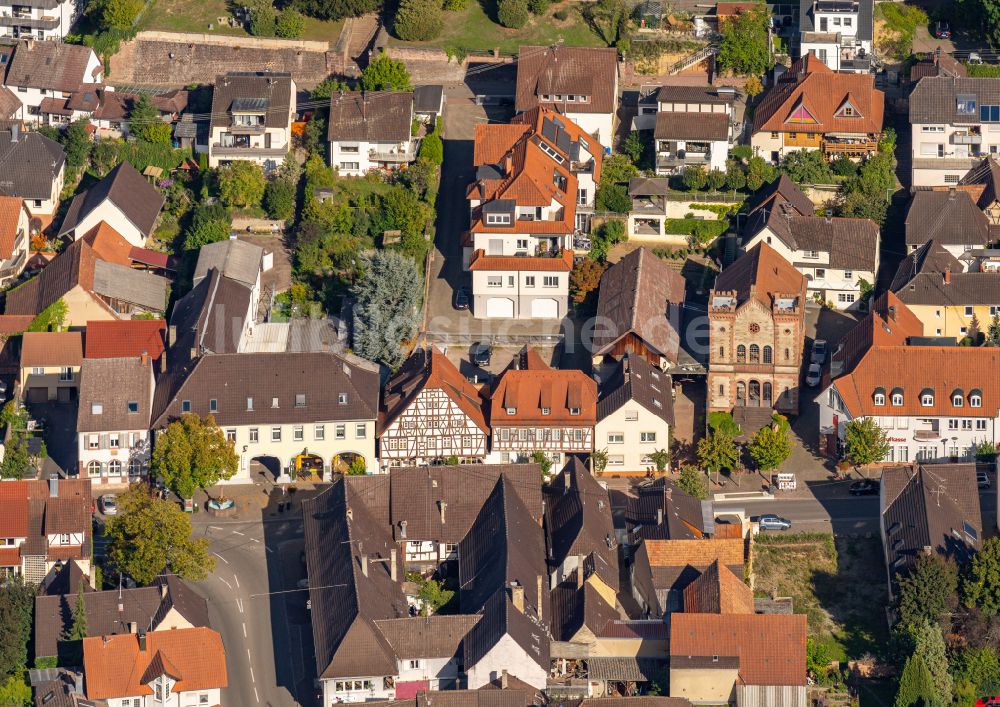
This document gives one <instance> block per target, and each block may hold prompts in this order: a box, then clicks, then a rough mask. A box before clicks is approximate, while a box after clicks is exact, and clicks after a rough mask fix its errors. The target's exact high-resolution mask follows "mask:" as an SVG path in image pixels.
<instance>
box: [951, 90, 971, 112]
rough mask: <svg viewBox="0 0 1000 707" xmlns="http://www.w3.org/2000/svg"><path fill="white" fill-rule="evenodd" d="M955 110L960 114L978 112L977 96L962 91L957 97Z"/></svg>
mask: <svg viewBox="0 0 1000 707" xmlns="http://www.w3.org/2000/svg"><path fill="white" fill-rule="evenodd" d="M955 112H956V113H958V114H959V115H975V114H976V97H975V96H973V95H971V94H963V93H960V94H958V95H957V96H956V97H955Z"/></svg>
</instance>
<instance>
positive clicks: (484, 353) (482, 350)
mask: <svg viewBox="0 0 1000 707" xmlns="http://www.w3.org/2000/svg"><path fill="white" fill-rule="evenodd" d="M492 356H493V347H491V346H490V345H489V344H487V343H486V342H485V341H479V342H477V343H475V344H473V345H472V348H470V349H469V358H471V359H472V364H473V365H474V366H488V365H490V358H491V357H492Z"/></svg>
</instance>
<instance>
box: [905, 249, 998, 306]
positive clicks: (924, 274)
mask: <svg viewBox="0 0 1000 707" xmlns="http://www.w3.org/2000/svg"><path fill="white" fill-rule="evenodd" d="M962 269H963V268H962V264H961V263H960V262H959V261H958V259H957V258H955V256H953V255H952V254H951V253H949V252H948V251H947V250H945V248H944V246H942V245H940V244H939V243H937V241H927V242H926V243H925V244H924V245H922V246H920V248H918V249H917V250H915V251H913V252H912V253H910V254H909V255H907V256H906V257H905V258H903V260H902V261H901V262H900V264H899V267H898V268H897V269H896V275H895V276H894V277H893V279H892V284H891V285H890V287H889V289H891V290H892V291H893V292H895V293H896V296H897V297H898V298H899V299H900V301H902V302H903V303H904V304H936V305H941V306H949V305H951V306H966V305H975V304H995V303H996V302H1000V275H997V274H996V273H992V272H962ZM946 273H947V277H946Z"/></svg>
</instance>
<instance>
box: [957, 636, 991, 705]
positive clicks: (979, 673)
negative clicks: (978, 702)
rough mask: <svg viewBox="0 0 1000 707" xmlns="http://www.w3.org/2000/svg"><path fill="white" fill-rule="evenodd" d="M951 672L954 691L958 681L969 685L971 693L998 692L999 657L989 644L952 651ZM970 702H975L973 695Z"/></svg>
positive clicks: (985, 693) (986, 693) (989, 693)
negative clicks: (954, 685)
mask: <svg viewBox="0 0 1000 707" xmlns="http://www.w3.org/2000/svg"><path fill="white" fill-rule="evenodd" d="M951 674H952V676H953V677H954V680H955V683H956V689H955V692H956V693H957V692H958V687H957V685H958V684H959V683H966V684H968V685H971V686H972V688H973V689H972V690H971V692H972V693H973V695H995V694H997V693H998V692H1000V657H998V656H997V652H996V650H995V649H993V648H991V647H989V646H984V647H982V648H965V649H963V650H959V651H954V652H953V653H952V656H951ZM972 703H973V704H975V697H973V700H972Z"/></svg>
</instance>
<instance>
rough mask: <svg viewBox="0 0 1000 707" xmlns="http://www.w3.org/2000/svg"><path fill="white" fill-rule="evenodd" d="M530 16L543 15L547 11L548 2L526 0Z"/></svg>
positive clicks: (546, 0)
mask: <svg viewBox="0 0 1000 707" xmlns="http://www.w3.org/2000/svg"><path fill="white" fill-rule="evenodd" d="M528 9H529V10H531V14H532V15H544V14H545V13H546V12H548V10H549V0H528Z"/></svg>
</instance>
